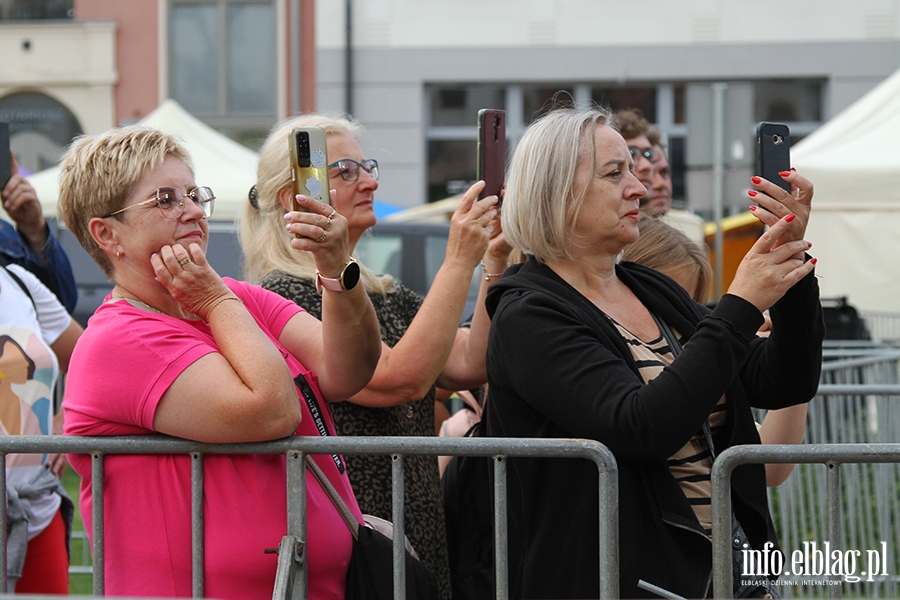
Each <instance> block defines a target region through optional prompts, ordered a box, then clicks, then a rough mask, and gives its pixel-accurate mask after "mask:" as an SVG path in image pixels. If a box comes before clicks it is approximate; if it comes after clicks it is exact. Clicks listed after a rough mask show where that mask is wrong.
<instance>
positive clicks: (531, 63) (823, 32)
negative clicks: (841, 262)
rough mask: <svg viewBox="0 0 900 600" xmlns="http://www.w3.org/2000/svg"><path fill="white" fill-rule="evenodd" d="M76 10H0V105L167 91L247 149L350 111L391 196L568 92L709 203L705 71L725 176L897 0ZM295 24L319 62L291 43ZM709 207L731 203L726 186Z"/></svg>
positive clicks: (133, 113) (192, 4)
mask: <svg viewBox="0 0 900 600" xmlns="http://www.w3.org/2000/svg"><path fill="white" fill-rule="evenodd" d="M4 1H6V2H15V1H16V0H4ZM625 9H627V10H625ZM73 11H74V19H73V20H71V21H70V22H68V23H66V22H58V21H56V22H53V23H52V24H51V23H49V22H48V23H47V24H44V25H41V24H37V25H36V24H34V23H35V22H33V21H11V20H6V21H2V22H0V48H2V49H3V56H11V55H15V56H17V57H18V60H16V61H11V63H7V61H2V62H3V63H4V64H3V65H0V118H2V115H3V114H4V113H3V112H2V110H3V106H4V101H6V100H7V99H8V98H9V97H11V96H14V95H16V94H19V93H22V92H26V91H27V92H36V93H39V94H44V95H46V96H48V97H50V98H52V99H54V100H56V101H57V102H59V103H60V104H61V105H63V106H64V107H65V108H67V109H68V110H69V111H70V112H71V113H72V114H73V115H74V116H75V117H76V120H77V121H78V124H79V127H80V130H82V131H84V132H86V133H91V132H94V131H97V130H102V129H105V128H106V127H109V126H113V125H116V124H123V123H128V122H133V121H135V120H137V119H139V118H141V117H142V116H144V115H145V114H147V113H148V112H149V111H150V110H152V109H153V108H154V107H155V106H156V105H158V103H159V102H160V101H161V100H162V99H164V98H167V97H172V98H175V99H176V100H178V101H179V102H180V103H181V104H182V105H183V106H184V107H185V108H187V109H188V110H189V111H190V112H192V113H193V114H194V115H195V116H197V117H199V118H200V119H202V120H204V121H205V122H207V123H209V124H210V125H212V126H214V127H216V128H217V129H220V130H221V131H223V132H225V133H227V134H228V135H230V136H232V137H233V138H235V139H238V140H239V141H242V142H244V143H246V144H247V145H248V146H251V147H253V146H254V145H256V144H258V143H259V140H260V139H261V138H262V137H263V136H264V135H265V132H266V130H267V129H268V128H269V127H271V126H272V125H273V124H274V123H275V122H277V121H278V120H280V119H282V118H284V117H286V116H287V115H289V114H293V113H296V112H298V111H299V110H301V108H300V107H301V106H304V107H305V108H307V109H309V108H312V105H313V104H314V108H315V109H316V110H319V111H323V112H344V111H349V112H351V113H352V114H353V115H354V116H355V117H356V118H358V119H359V120H360V121H362V123H363V124H364V125H365V126H366V130H367V135H366V138H365V139H364V140H363V149H364V151H365V153H366V155H367V156H370V157H372V158H377V159H378V160H379V163H380V165H381V167H382V169H381V172H382V180H381V187H380V189H379V193H378V195H379V198H380V199H382V200H385V201H387V202H390V203H393V204H397V205H400V206H416V205H419V204H422V203H424V202H426V201H429V200H436V199H439V198H443V197H446V196H448V195H452V194H454V193H457V192H459V191H460V190H462V189H464V188H465V186H466V185H467V184H468V182H470V181H471V180H472V179H473V178H474V174H475V164H474V163H475V136H476V125H475V116H476V113H477V111H478V109H479V108H485V107H490V108H503V109H505V110H506V111H507V128H508V134H509V136H510V142H511V143H510V147H512V146H513V145H514V143H515V140H516V139H518V136H520V135H521V133H522V131H523V130H524V128H525V127H526V126H527V124H528V123H529V122H530V121H531V120H532V119H533V118H534V117H535V116H536V115H539V114H541V112H542V111H544V110H546V109H547V107H548V106H550V105H551V104H552V103H554V102H565V101H568V102H574V103H576V104H580V105H587V104H589V103H592V102H595V103H601V104H607V105H610V106H611V107H612V108H614V109H618V108H624V107H632V106H635V107H639V108H641V109H642V110H643V111H644V113H645V115H646V116H647V117H648V118H649V119H650V121H652V122H654V123H656V124H657V125H658V126H659V127H660V128H661V129H662V131H663V132H664V134H665V137H666V139H667V141H668V148H669V153H670V158H671V162H672V163H673V167H674V172H675V179H676V201H678V202H680V203H681V204H682V205H683V206H687V207H689V208H694V209H696V210H700V211H706V210H708V208H709V206H708V194H705V193H704V192H703V190H702V189H701V187H702V186H703V185H705V184H704V183H703V177H702V174H703V173H704V172H705V171H708V170H709V168H710V165H709V164H707V163H708V162H709V161H708V160H707V159H705V158H704V151H703V145H704V143H705V142H704V143H701V142H700V141H699V140H701V139H706V138H708V137H709V130H710V127H711V118H712V116H711V114H710V111H709V110H707V109H706V108H705V107H706V106H707V104H706V100H705V98H707V96H706V95H705V94H708V91H709V90H710V89H712V84H719V85H718V88H717V89H722V88H723V86H724V88H725V89H727V92H725V93H726V95H727V96H728V97H729V98H733V101H732V100H731V99H729V100H727V101H726V115H727V119H728V122H729V123H732V124H733V126H732V127H731V128H730V129H729V130H728V132H727V135H729V136H730V137H729V139H727V140H726V143H725V148H726V153H727V157H726V163H727V164H726V167H727V168H728V170H729V173H731V174H734V175H738V176H739V177H737V180H736V181H738V180H741V178H743V177H744V174H745V173H747V174H749V168H750V167H749V165H750V162H751V159H752V154H753V152H752V143H753V138H752V136H753V126H754V124H755V123H756V122H757V121H762V120H771V121H781V122H787V123H788V124H789V125H790V126H791V131H792V134H793V137H794V141H795V142H796V141H797V140H799V139H802V137H803V136H805V135H807V134H809V133H810V132H812V131H813V130H814V129H815V128H816V127H817V126H818V125H819V124H821V123H822V122H824V121H826V120H827V119H828V118H829V117H831V116H832V115H834V114H836V113H837V112H839V111H840V110H841V109H843V108H845V107H846V106H848V105H849V104H851V103H852V102H853V101H854V100H856V99H858V98H859V97H861V96H862V95H863V94H865V93H866V92H867V91H869V90H870V89H872V88H873V87H874V86H875V85H877V84H878V83H879V82H880V81H882V80H883V79H884V78H885V77H887V76H888V75H889V74H891V73H892V72H894V71H895V70H897V69H898V68H900V0H859V1H857V2H854V3H847V2H843V1H842V0H791V1H790V2H787V3H785V2H778V1H775V0H686V1H683V2H672V1H670V0H635V1H634V2H631V3H629V4H628V5H627V6H624V7H623V5H621V4H620V3H613V2H610V1H608V0H478V1H475V0H344V1H340V0H321V1H319V2H314V0H128V1H127V2H122V1H121V0H74V5H73ZM301 15H303V18H301ZM0 16H2V12H0ZM313 19H314V21H313ZM28 27H36V28H41V27H62V28H66V27H67V28H69V29H70V30H71V32H72V33H67V34H66V35H67V36H69V37H72V38H77V40H76V41H77V44H78V45H79V48H81V49H80V50H78V51H67V50H64V49H62V50H59V51H56V52H49V51H48V53H47V54H44V53H43V52H44V50H43V46H44V45H45V42H43V41H41V42H40V43H34V44H33V45H32V47H31V49H30V50H28V51H23V50H22V40H23V39H24V37H26V36H25V35H24V34H23V33H22V32H23V31H25V29H23V28H28ZM11 31H12V32H11ZM58 31H62V30H58ZM100 32H103V33H102V35H101V34H100ZM98 35H101V37H103V36H105V37H104V38H103V40H104V41H97V39H96V36H98ZM29 36H31V38H32V39H33V40H39V39H41V38H39V37H38V34H37V33H33V34H29ZM47 36H48V41H47V42H46V45H49V44H50V40H51V39H53V40H56V39H57V38H58V36H59V34H58V33H48V34H47ZM311 37H314V40H315V48H316V52H315V53H314V54H315V62H312V61H310V55H311V54H313V53H311V52H310V51H308V50H304V51H302V52H301V51H300V50H301V48H303V46H302V44H303V43H307V44H308V43H309V42H310V41H311V40H310V38H311ZM55 43H57V44H58V43H59V42H55ZM72 43H75V42H72ZM307 47H308V46H307ZM60 51H61V52H62V55H63V56H64V58H65V61H63V62H64V64H62V63H60V61H59V56H60V54H59V52H60ZM7 52H15V53H17V54H7ZM28 52H30V53H31V54H28ZM304 60H305V61H307V63H305V64H306V66H305V67H304V69H305V72H306V74H307V77H308V76H309V75H310V74H311V73H314V79H312V80H310V81H306V80H302V78H301V75H300V70H301V69H300V65H301V64H304V63H303V61H304ZM38 63H40V65H39V66H38ZM57 67H58V68H57ZM54 69H56V70H57V71H59V72H60V73H64V74H65V76H63V75H62V74H60V73H57V74H55V75H53V76H51V74H52V72H53V71H54ZM301 83H303V84H304V85H302V86H301V85H300V84H301ZM301 87H302V90H300V91H298V88H301ZM312 91H314V92H315V94H314V95H313V96H312V98H313V99H312V100H311V101H310V100H309V99H307V101H306V102H305V104H300V101H299V99H298V94H301V93H305V94H307V98H309V94H310V93H311V92H312ZM100 96H102V99H101V98H100ZM692 136H693V138H692ZM14 146H15V140H14ZM698 148H699V150H697V149H698ZM698 177H699V179H698ZM692 182H694V183H692ZM698 182H699V183H698ZM692 185H693V186H694V187H693V189H692V187H691V186H692ZM734 185H735V186H737V187H740V186H741V185H746V182H744V183H740V181H738V182H737V183H735V184H734ZM733 187H734V186H733ZM729 189H730V188H729ZM725 203H726V206H727V207H731V209H732V210H737V208H738V207H743V206H744V205H745V204H746V200H745V197H740V194H735V193H733V190H730V193H727V194H726V199H725Z"/></svg>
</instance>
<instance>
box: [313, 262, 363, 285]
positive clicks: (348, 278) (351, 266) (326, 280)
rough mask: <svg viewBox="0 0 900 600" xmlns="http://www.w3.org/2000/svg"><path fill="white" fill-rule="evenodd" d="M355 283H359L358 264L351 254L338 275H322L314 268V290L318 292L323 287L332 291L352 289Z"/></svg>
mask: <svg viewBox="0 0 900 600" xmlns="http://www.w3.org/2000/svg"><path fill="white" fill-rule="evenodd" d="M357 283H359V265H358V264H357V263H356V259H355V258H353V257H352V256H351V257H350V260H348V261H347V264H346V265H344V268H343V270H342V271H341V275H340V277H337V278H335V277H323V276H322V274H321V273H319V270H318V269H316V291H317V292H319V293H320V294H321V293H322V289H323V288H324V289H326V290H331V291H332V292H343V291H346V290H352V289H353V288H355V287H356V284H357Z"/></svg>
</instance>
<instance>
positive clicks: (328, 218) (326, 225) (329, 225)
mask: <svg viewBox="0 0 900 600" xmlns="http://www.w3.org/2000/svg"><path fill="white" fill-rule="evenodd" d="M325 219H327V222H326V223H325V227H324V228H325V229H328V228H329V227H331V217H325Z"/></svg>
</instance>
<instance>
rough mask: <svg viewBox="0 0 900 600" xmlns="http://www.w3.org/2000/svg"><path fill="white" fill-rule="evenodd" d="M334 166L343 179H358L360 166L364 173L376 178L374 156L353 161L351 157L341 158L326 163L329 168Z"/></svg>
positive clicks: (376, 171)
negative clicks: (360, 160)
mask: <svg viewBox="0 0 900 600" xmlns="http://www.w3.org/2000/svg"><path fill="white" fill-rule="evenodd" d="M335 167H337V168H338V169H339V170H340V174H341V179H343V180H344V181H356V180H357V179H359V170H360V168H363V169H365V171H366V173H368V174H369V175H371V176H372V177H373V178H375V179H376V180H377V179H378V161H377V160H375V159H374V158H368V159H366V160H364V161H362V162H358V161H355V160H353V159H352V158H342V159H341V160H337V161H334V162H333V163H331V164H330V165H328V168H329V169H333V168H335Z"/></svg>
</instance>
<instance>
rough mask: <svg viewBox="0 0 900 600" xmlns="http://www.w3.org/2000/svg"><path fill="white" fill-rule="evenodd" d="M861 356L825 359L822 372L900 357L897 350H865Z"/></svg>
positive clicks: (862, 365)
mask: <svg viewBox="0 0 900 600" xmlns="http://www.w3.org/2000/svg"><path fill="white" fill-rule="evenodd" d="M847 354H848V353H846V352H842V353H841V354H840V355H841V356H846V355H847ZM861 355H862V358H848V359H845V360H826V361H825V362H823V363H822V372H823V373H827V372H829V371H839V370H841V369H848V368H854V367H864V366H866V365H873V364H878V363H883V362H890V361H896V360H898V359H900V351H897V350H878V351H875V352H872V351H867V352H863V353H861Z"/></svg>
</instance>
